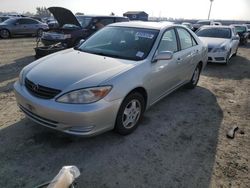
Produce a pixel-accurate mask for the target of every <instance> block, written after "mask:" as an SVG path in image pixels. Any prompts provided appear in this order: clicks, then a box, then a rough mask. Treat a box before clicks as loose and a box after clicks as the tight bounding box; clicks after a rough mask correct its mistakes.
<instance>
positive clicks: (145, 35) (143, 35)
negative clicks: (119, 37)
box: [135, 32, 155, 39]
mask: <svg viewBox="0 0 250 188" xmlns="http://www.w3.org/2000/svg"><path fill="white" fill-rule="evenodd" d="M135 36H136V37H141V38H147V39H152V38H154V36H155V35H154V34H152V33H146V32H137V33H136V34H135Z"/></svg>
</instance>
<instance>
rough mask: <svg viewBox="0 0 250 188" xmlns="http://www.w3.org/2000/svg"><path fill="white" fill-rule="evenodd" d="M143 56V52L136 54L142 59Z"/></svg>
mask: <svg viewBox="0 0 250 188" xmlns="http://www.w3.org/2000/svg"><path fill="white" fill-rule="evenodd" d="M143 55H144V53H143V52H141V51H138V52H137V53H136V57H140V58H142V57H143Z"/></svg>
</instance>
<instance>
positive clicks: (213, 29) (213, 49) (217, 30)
mask: <svg viewBox="0 0 250 188" xmlns="http://www.w3.org/2000/svg"><path fill="white" fill-rule="evenodd" d="M196 34H197V35H198V37H199V38H200V40H201V41H202V42H204V43H205V44H207V45H208V62H215V63H225V64H227V63H228V62H229V60H230V58H231V57H232V56H234V55H236V54H237V50H238V46H239V40H240V37H239V36H238V34H237V33H236V31H235V28H234V27H231V26H203V27H201V28H200V29H199V30H198V31H197V32H196Z"/></svg>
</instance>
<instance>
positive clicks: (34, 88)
mask: <svg viewBox="0 0 250 188" xmlns="http://www.w3.org/2000/svg"><path fill="white" fill-rule="evenodd" d="M25 87H26V88H27V90H28V91H29V92H30V93H31V94H32V95H34V96H36V97H39V98H43V99H52V98H54V97H55V96H56V95H58V94H59V93H60V92H61V90H58V89H53V88H49V87H45V86H41V85H39V84H35V83H33V82H32V81H30V80H28V79H27V78H26V79H25Z"/></svg>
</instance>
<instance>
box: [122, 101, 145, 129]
mask: <svg viewBox="0 0 250 188" xmlns="http://www.w3.org/2000/svg"><path fill="white" fill-rule="evenodd" d="M140 115H141V103H140V102H139V101H138V100H137V99H133V100H132V101H130V102H129V103H128V104H127V106H126V107H125V109H124V112H123V116H122V123H123V126H124V127H125V128H127V129H130V128H132V127H134V126H135V125H136V123H137V122H138V120H139V118H140Z"/></svg>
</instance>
